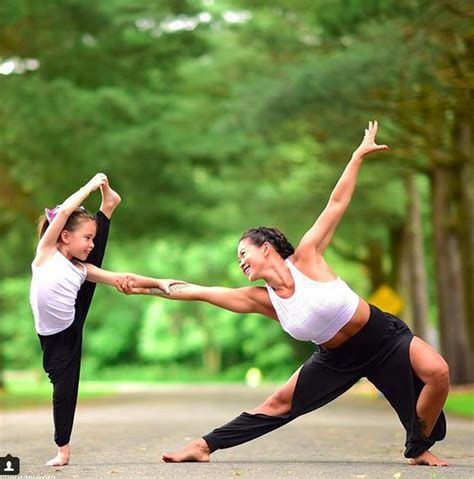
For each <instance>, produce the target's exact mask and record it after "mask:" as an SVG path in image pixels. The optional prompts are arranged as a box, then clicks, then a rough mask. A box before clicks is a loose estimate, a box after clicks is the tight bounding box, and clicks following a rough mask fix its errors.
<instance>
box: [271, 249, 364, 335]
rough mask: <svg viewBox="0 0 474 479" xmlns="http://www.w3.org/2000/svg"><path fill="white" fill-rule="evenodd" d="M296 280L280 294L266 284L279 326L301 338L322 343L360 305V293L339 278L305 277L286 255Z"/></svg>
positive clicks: (339, 328)
mask: <svg viewBox="0 0 474 479" xmlns="http://www.w3.org/2000/svg"><path fill="white" fill-rule="evenodd" d="M285 262H286V264H287V265H288V268H289V269H290V272H291V275H292V276H293V280H294V282H295V292H294V293H293V295H292V296H290V297H289V298H287V299H284V298H280V297H279V296H278V295H277V294H276V293H275V290H274V289H273V288H272V287H271V286H270V285H269V284H266V285H265V286H266V287H267V290H268V294H269V295H270V300H271V302H272V305H273V307H274V308H275V311H276V313H277V316H278V319H279V321H280V324H281V327H282V328H283V330H284V331H286V332H287V333H288V334H289V335H290V336H292V337H293V338H295V339H299V340H300V341H312V342H313V343H316V344H321V343H325V342H326V341H329V340H330V339H331V338H333V337H334V336H335V335H336V334H337V333H338V332H339V331H340V330H341V328H342V327H343V326H344V325H345V324H347V323H348V322H349V321H350V319H351V318H352V316H353V315H354V313H355V311H356V309H357V306H358V305H359V296H358V295H357V294H356V293H354V291H352V289H351V288H349V286H348V285H347V284H346V283H345V282H344V281H343V280H342V279H341V278H339V277H338V278H336V279H335V280H333V281H324V282H321V281H315V280H313V279H311V278H308V277H307V276H306V275H304V274H303V273H302V272H301V271H299V270H298V269H297V268H296V266H295V265H294V264H293V263H292V262H291V261H290V260H289V259H288V258H287V259H286V260H285Z"/></svg>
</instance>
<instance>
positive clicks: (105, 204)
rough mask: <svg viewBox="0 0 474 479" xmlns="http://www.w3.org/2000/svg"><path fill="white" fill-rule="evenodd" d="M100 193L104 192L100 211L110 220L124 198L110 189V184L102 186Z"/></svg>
mask: <svg viewBox="0 0 474 479" xmlns="http://www.w3.org/2000/svg"><path fill="white" fill-rule="evenodd" d="M100 191H101V192H102V204H101V205H100V211H102V213H104V215H105V216H107V218H110V217H111V216H112V213H113V212H114V209H115V208H117V206H118V205H119V204H120V202H121V201H122V198H121V197H120V195H119V194H118V193H117V192H116V191H114V190H113V189H112V188H111V187H110V185H109V184H108V183H107V184H105V185H104V186H101V187H100Z"/></svg>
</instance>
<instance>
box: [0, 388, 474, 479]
mask: <svg viewBox="0 0 474 479" xmlns="http://www.w3.org/2000/svg"><path fill="white" fill-rule="evenodd" d="M272 390H273V388H269V387H268V386H265V387H261V388H258V389H249V388H246V387H244V386H224V385H220V386H199V387H197V386H196V387H190V386H183V387H178V386H168V387H160V388H154V389H153V390H150V389H147V390H143V391H136V390H135V391H124V392H123V393H122V394H120V395H119V396H117V397H113V398H100V399H95V400H89V401H81V403H80V404H79V408H78V412H77V415H76V426H75V431H74V435H73V442H72V448H73V458H72V461H71V464H70V465H69V466H67V467H63V468H47V467H45V466H43V465H42V464H43V463H44V462H45V461H46V460H47V459H49V458H50V457H52V455H53V454H52V453H53V452H54V451H55V449H54V447H53V443H52V439H51V437H52V419H51V411H50V409H49V408H41V409H35V410H30V411H19V412H10V413H4V414H2V422H1V452H2V455H5V454H6V453H7V452H8V453H11V454H12V455H14V456H19V457H20V458H21V475H22V476H23V477H26V476H29V477H31V476H33V477H36V478H46V477H48V476H49V478H51V479H52V478H53V477H55V478H70V477H71V478H72V477H74V478H125V477H126V478H129V477H149V478H152V477H153V478H173V479H175V478H186V479H187V478H203V479H208V478H209V479H212V478H219V479H222V478H230V479H239V478H242V479H245V478H258V479H266V478H271V479H280V478H305V479H306V478H307V479H310V478H311V479H313V478H315V479H318V478H331V479H336V478H360V479H382V478H400V479H404V478H406V479H408V478H409V479H412V478H413V479H418V478H423V479H434V478H436V479H442V478H456V479H464V478H466V479H467V478H470V479H473V478H474V422H473V421H469V420H463V419H459V418H454V417H448V427H449V433H448V437H447V439H446V440H445V441H444V442H443V443H441V444H439V445H437V446H436V447H435V448H434V449H433V452H435V453H436V452H437V453H438V454H439V455H440V456H441V457H443V458H445V459H447V460H448V461H449V462H450V463H451V466H450V467H449V468H442V469H441V468H429V467H414V466H408V465H407V464H406V462H405V459H404V458H403V456H402V451H403V443H404V431H403V430H402V427H401V425H400V424H399V422H398V419H397V417H396V416H395V413H394V412H393V411H392V410H391V409H390V407H389V406H388V405H387V404H386V402H385V401H384V400H383V399H369V398H366V397H361V396H357V395H354V394H352V395H346V396H344V397H342V398H340V399H338V400H337V401H335V402H333V403H332V404H330V405H329V406H326V407H324V408H322V409H320V410H319V411H315V412H313V413H311V414H309V415H306V416H304V417H302V418H299V419H297V420H296V421H294V422H293V423H291V424H289V425H287V426H285V427H284V428H282V429H280V430H278V431H275V432H272V433H270V434H268V435H267V436H264V437H263V438H260V439H257V440H256V441H253V442H250V443H247V444H244V445H242V446H239V447H236V448H232V449H227V450H224V451H218V452H216V453H215V454H214V455H213V457H212V462H211V463H209V464H164V463H161V462H160V461H159V457H160V452H161V451H164V450H167V451H170V450H171V451H173V450H176V449H179V448H181V447H182V446H183V445H185V444H186V443H187V442H189V441H190V440H191V439H194V438H195V437H199V436H200V435H202V434H203V433H206V432H208V431H209V430H210V429H212V428H213V427H215V426H218V425H221V424H222V423H224V422H226V421H227V420H229V419H231V418H232V417H234V416H235V415H236V414H238V413H240V412H241V411H243V410H246V409H250V408H251V407H253V406H255V405H256V404H258V403H260V402H261V400H262V399H264V398H265V397H266V396H267V394H268V393H269V392H271V391H272ZM20 477H21V476H20Z"/></svg>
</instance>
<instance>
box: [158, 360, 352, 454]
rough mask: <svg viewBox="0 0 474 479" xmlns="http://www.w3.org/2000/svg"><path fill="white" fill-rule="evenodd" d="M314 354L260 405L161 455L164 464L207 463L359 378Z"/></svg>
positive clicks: (318, 404)
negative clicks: (216, 454)
mask: <svg viewBox="0 0 474 479" xmlns="http://www.w3.org/2000/svg"><path fill="white" fill-rule="evenodd" d="M317 356H318V355H317V354H316V355H313V356H312V357H311V358H310V359H309V360H308V361H307V362H306V363H305V364H304V365H303V366H302V367H301V368H300V369H299V370H298V371H296V372H295V373H294V374H293V375H292V376H291V378H290V379H289V380H288V382H287V383H286V384H285V385H284V386H283V387H281V388H280V389H278V390H277V391H276V392H275V393H273V394H272V395H271V396H269V397H268V398H267V399H266V400H265V401H264V402H263V403H262V404H261V405H260V406H258V407H257V408H255V409H252V410H251V411H250V412H243V413H242V414H241V415H240V416H237V417H236V418H235V419H233V420H232V421H230V422H229V423H227V424H225V425H224V426H222V427H219V428H217V429H214V430H213V431H212V432H211V433H209V434H206V435H205V436H204V437H203V438H201V439H198V440H196V441H194V442H192V443H191V444H189V445H188V446H187V447H185V448H184V449H182V450H181V451H179V452H177V453H175V454H169V453H164V454H163V456H162V460H163V461H165V462H185V461H200V462H205V461H209V457H210V454H211V453H212V452H214V451H216V450H217V449H225V448H228V447H233V446H237V445H239V444H243V443H244V442H247V441H250V440H252V439H255V438H257V437H260V436H262V435H264V434H266V433H268V432H270V431H273V430H275V429H277V428H279V427H281V426H283V425H285V424H287V423H288V422H290V421H292V420H293V419H296V418H297V417H299V416H301V415H302V414H305V413H307V412H310V411H313V410H314V409H317V408H319V407H321V406H324V405H325V404H327V403H328V402H330V401H332V400H333V399H335V398H337V397H338V396H340V395H341V394H343V393H344V392H346V391H347V390H348V389H349V388H350V387H352V386H353V385H354V384H355V383H356V382H357V380H358V379H359V378H360V375H359V374H358V373H339V372H336V371H334V370H331V369H329V368H327V367H326V366H325V365H324V364H322V363H321V362H320V361H318V360H317Z"/></svg>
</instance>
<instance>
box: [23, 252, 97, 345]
mask: <svg viewBox="0 0 474 479" xmlns="http://www.w3.org/2000/svg"><path fill="white" fill-rule="evenodd" d="M31 269H32V271H33V277H32V279H31V287H30V304H31V309H32V310H33V316H34V318H35V327H36V332H37V333H38V334H41V335H43V336H49V335H51V334H55V333H59V331H63V330H64V329H66V328H67V327H69V326H70V325H71V324H72V322H73V321H74V314H75V304H76V298H77V293H78V291H79V289H80V288H81V286H82V284H83V283H84V281H85V280H86V277H87V272H86V269H85V266H84V269H83V270H80V269H78V268H77V267H76V266H74V264H73V263H72V262H71V261H69V260H68V259H67V258H66V257H65V256H64V255H63V254H62V253H61V252H60V251H56V252H55V253H54V254H53V256H51V258H50V259H49V260H48V261H47V262H46V263H45V264H43V265H41V266H34V265H32V266H31Z"/></svg>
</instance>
